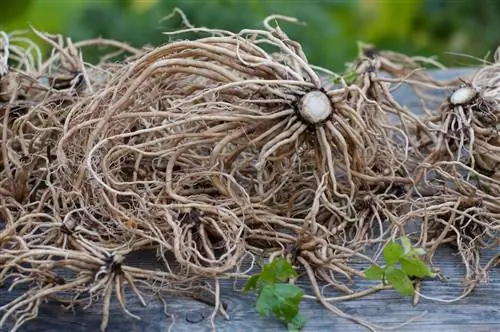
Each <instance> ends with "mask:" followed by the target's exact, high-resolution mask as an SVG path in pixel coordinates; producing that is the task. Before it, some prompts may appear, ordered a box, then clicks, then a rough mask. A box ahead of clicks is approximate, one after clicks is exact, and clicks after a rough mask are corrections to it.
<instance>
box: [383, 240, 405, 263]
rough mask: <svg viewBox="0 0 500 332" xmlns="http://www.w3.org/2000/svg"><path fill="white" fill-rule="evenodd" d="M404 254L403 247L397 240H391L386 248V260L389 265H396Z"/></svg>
mask: <svg viewBox="0 0 500 332" xmlns="http://www.w3.org/2000/svg"><path fill="white" fill-rule="evenodd" d="M403 254H404V250H403V248H402V247H401V246H400V245H399V243H397V242H396V241H393V240H391V241H389V243H387V245H386V246H385V248H384V261H385V263H386V264H387V265H389V266H394V265H396V263H397V262H398V261H399V257H401V255H403Z"/></svg>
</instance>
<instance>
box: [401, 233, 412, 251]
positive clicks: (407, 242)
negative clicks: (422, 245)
mask: <svg viewBox="0 0 500 332" xmlns="http://www.w3.org/2000/svg"><path fill="white" fill-rule="evenodd" d="M400 240H401V245H402V246H403V251H404V253H405V254H407V253H409V252H410V250H411V242H410V239H409V238H408V237H407V236H403V237H401V239H400Z"/></svg>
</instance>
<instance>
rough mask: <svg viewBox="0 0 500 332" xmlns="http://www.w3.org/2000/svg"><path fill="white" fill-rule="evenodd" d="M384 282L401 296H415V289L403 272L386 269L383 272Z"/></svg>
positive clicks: (393, 268) (391, 268)
mask: <svg viewBox="0 0 500 332" xmlns="http://www.w3.org/2000/svg"><path fill="white" fill-rule="evenodd" d="M385 280H387V282H388V283H389V284H390V285H391V286H392V287H394V289H395V290H396V291H397V292H398V293H399V294H401V295H403V296H413V295H414V294H415V288H414V287H413V284H412V282H411V280H410V278H408V276H407V275H406V273H404V271H402V270H400V269H398V268H395V267H392V266H390V267H388V268H387V269H386V270H385Z"/></svg>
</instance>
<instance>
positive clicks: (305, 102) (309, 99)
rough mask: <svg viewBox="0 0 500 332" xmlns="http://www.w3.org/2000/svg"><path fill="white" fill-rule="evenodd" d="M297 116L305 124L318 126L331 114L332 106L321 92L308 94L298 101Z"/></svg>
mask: <svg viewBox="0 0 500 332" xmlns="http://www.w3.org/2000/svg"><path fill="white" fill-rule="evenodd" d="M299 114H300V116H301V117H302V119H304V121H306V122H307V123H309V124H318V123H320V122H322V121H325V120H326V119H328V117H329V116H330V115H331V114H332V104H331V103H330V99H329V98H328V96H327V95H326V94H324V93H323V92H321V91H312V92H308V93H307V94H306V95H305V96H304V97H302V100H301V101H300V105H299Z"/></svg>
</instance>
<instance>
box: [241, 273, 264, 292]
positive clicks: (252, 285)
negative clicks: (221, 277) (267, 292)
mask: <svg viewBox="0 0 500 332" xmlns="http://www.w3.org/2000/svg"><path fill="white" fill-rule="evenodd" d="M259 279H260V274H255V275H253V276H251V277H250V278H248V280H247V283H246V284H245V286H243V293H247V292H248V291H251V290H253V289H257V284H258V282H259Z"/></svg>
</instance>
